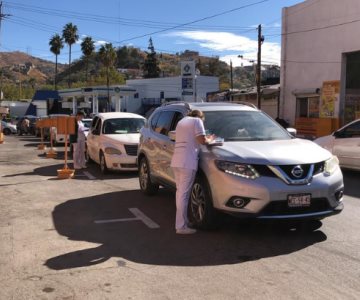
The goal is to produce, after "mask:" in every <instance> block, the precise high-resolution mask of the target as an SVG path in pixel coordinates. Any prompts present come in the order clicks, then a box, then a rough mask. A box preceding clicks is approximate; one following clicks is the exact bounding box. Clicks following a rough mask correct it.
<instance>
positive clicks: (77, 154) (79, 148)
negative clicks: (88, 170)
mask: <svg viewBox="0 0 360 300" xmlns="http://www.w3.org/2000/svg"><path fill="white" fill-rule="evenodd" d="M73 146H74V153H73V160H74V169H81V168H85V167H86V162H85V141H82V140H80V141H78V142H77V143H73Z"/></svg>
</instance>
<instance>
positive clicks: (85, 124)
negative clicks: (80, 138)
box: [82, 118, 92, 137]
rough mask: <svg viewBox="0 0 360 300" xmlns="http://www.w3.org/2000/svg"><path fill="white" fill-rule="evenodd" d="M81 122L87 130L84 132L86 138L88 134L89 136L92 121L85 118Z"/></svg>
mask: <svg viewBox="0 0 360 300" xmlns="http://www.w3.org/2000/svg"><path fill="white" fill-rule="evenodd" d="M82 122H83V124H84V126H85V128H86V129H87V130H86V131H85V136H86V137H87V136H88V134H89V130H90V127H91V122H92V119H87V118H86V119H83V120H82Z"/></svg>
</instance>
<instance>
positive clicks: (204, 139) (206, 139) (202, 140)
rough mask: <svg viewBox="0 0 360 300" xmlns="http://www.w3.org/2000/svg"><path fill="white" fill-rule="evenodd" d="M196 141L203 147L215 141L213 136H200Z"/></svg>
mask: <svg viewBox="0 0 360 300" xmlns="http://www.w3.org/2000/svg"><path fill="white" fill-rule="evenodd" d="M196 141H197V142H198V143H199V144H201V145H207V144H209V143H211V142H212V141H213V136H209V137H207V136H206V135H198V136H197V137H196Z"/></svg>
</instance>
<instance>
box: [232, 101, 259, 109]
mask: <svg viewBox="0 0 360 300" xmlns="http://www.w3.org/2000/svg"><path fill="white" fill-rule="evenodd" d="M229 103H236V104H242V105H246V106H250V107H252V108H256V109H258V107H257V106H256V105H255V104H253V103H250V102H246V101H230V102H229Z"/></svg>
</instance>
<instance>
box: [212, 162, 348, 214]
mask: <svg viewBox="0 0 360 300" xmlns="http://www.w3.org/2000/svg"><path fill="white" fill-rule="evenodd" d="M206 174H210V175H208V180H209V185H210V187H211V194H212V198H213V204H214V207H215V208H216V209H218V210H221V211H223V212H225V213H227V214H231V215H234V216H237V217H250V218H258V219H283V220H288V219H294V220H295V219H297V220H299V219H322V218H325V217H328V216H331V215H334V214H338V213H340V212H341V211H342V210H343V207H344V205H343V203H342V197H339V192H341V191H343V189H344V185H343V177H342V173H341V170H340V168H338V170H336V172H335V173H334V174H333V175H331V176H325V175H324V174H323V173H320V174H317V175H315V176H314V177H313V178H312V181H311V182H310V183H309V184H306V185H289V184H286V183H285V182H284V181H282V180H281V179H280V178H278V177H276V176H274V177H267V176H261V177H260V178H257V179H255V180H252V179H246V178H241V177H237V176H234V175H230V174H226V173H224V172H222V171H219V170H218V169H217V168H216V167H215V166H214V169H212V170H208V172H207V173H206ZM298 194H310V195H311V205H310V206H308V207H289V206H288V196H289V195H298ZM233 198H241V199H245V200H246V205H245V206H244V207H242V208H236V207H233V206H232V207H231V206H229V201H230V200H231V199H233Z"/></svg>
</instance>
